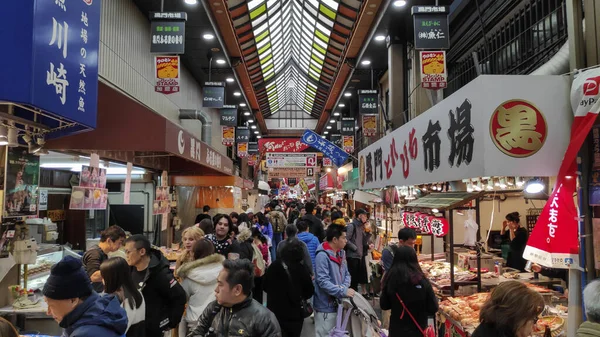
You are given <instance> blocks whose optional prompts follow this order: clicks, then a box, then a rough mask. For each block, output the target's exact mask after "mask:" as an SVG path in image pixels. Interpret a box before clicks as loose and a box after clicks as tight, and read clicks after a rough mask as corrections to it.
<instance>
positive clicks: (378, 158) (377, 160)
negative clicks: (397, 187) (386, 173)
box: [374, 148, 383, 180]
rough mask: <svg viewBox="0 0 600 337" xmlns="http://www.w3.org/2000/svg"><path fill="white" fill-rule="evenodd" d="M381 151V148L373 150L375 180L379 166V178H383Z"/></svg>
mask: <svg viewBox="0 0 600 337" xmlns="http://www.w3.org/2000/svg"><path fill="white" fill-rule="evenodd" d="M382 157H383V151H382V150H381V148H378V149H377V150H375V165H374V166H375V176H374V178H375V180H377V168H378V167H379V180H383V158H382Z"/></svg>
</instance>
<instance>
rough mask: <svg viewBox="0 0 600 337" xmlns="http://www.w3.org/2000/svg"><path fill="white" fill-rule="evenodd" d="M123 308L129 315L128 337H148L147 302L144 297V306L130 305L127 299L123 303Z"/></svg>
mask: <svg viewBox="0 0 600 337" xmlns="http://www.w3.org/2000/svg"><path fill="white" fill-rule="evenodd" d="M121 307H123V309H125V312H126V313H127V333H126V336H127V337H146V302H145V301H144V297H143V296H142V304H141V305H140V306H139V307H136V306H135V305H134V306H133V309H132V308H131V305H130V304H129V300H128V299H125V301H123V303H121Z"/></svg>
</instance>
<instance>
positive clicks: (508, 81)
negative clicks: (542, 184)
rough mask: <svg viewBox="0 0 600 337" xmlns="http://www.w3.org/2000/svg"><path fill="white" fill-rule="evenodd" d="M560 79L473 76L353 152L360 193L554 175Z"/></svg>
mask: <svg viewBox="0 0 600 337" xmlns="http://www.w3.org/2000/svg"><path fill="white" fill-rule="evenodd" d="M569 102H570V101H569V82H568V78H566V77H562V76H521V75H496V76H493V75H486V76H479V77H477V78H476V79H475V80H473V81H471V82H470V83H469V84H467V85H466V86H464V87H463V88H461V89H460V90H459V91H457V92H455V93H454V94H452V95H451V96H450V97H448V98H446V99H444V100H443V101H442V102H440V103H439V104H437V105H436V106H434V107H433V108H431V109H429V110H427V111H426V112H424V113H423V114H421V115H419V117H417V118H415V119H414V120H412V121H410V122H409V123H407V124H405V125H403V126H401V127H400V128H398V129H396V130H394V131H393V132H392V133H390V134H388V135H387V136H385V137H383V138H382V139H380V140H379V141H377V142H375V143H374V144H371V145H370V146H368V147H367V148H365V149H364V150H362V151H360V153H359V155H358V159H359V188H363V189H368V188H380V187H385V186H407V185H417V184H425V183H432V182H439V181H453V180H461V179H467V178H476V177H490V176H554V175H556V174H557V172H558V168H559V167H560V163H561V160H562V157H563V155H564V153H565V149H566V147H567V145H568V143H569V133H570V127H571V121H572V119H573V116H572V113H571V109H570V105H569Z"/></svg>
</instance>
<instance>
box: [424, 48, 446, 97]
mask: <svg viewBox="0 0 600 337" xmlns="http://www.w3.org/2000/svg"><path fill="white" fill-rule="evenodd" d="M420 54H421V85H422V86H423V88H426V89H442V88H445V87H446V84H447V83H448V72H447V70H446V52H445V51H421V52H420Z"/></svg>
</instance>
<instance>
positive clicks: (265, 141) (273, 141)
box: [258, 138, 310, 152]
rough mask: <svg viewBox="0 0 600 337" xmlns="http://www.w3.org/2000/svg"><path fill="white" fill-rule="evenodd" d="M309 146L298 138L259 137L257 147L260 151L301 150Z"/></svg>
mask: <svg viewBox="0 0 600 337" xmlns="http://www.w3.org/2000/svg"><path fill="white" fill-rule="evenodd" d="M309 147H310V146H308V145H306V144H304V143H302V141H300V138H261V139H259V140H258V149H259V150H260V151H261V152H262V151H265V152H302V151H304V150H306V149H308V148H309Z"/></svg>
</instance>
